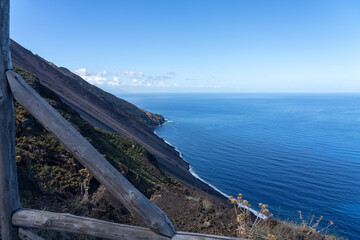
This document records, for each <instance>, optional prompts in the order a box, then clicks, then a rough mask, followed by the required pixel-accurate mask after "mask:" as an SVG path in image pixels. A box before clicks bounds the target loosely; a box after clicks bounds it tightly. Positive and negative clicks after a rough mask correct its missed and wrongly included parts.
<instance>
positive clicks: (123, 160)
mask: <svg viewBox="0 0 360 240" xmlns="http://www.w3.org/2000/svg"><path fill="white" fill-rule="evenodd" d="M14 71H16V72H17V73H19V74H20V75H21V76H22V77H23V78H24V79H25V80H26V81H27V82H28V83H29V85H30V86H31V87H33V88H34V89H35V90H36V91H37V92H38V93H39V94H40V95H41V96H42V97H43V98H44V99H45V100H46V101H47V102H48V103H50V104H51V105H52V106H53V107H54V108H55V109H56V110H57V111H58V112H59V113H60V114H61V115H62V116H63V117H64V118H66V119H67V120H68V121H69V122H70V123H71V124H72V125H73V126H74V127H75V128H76V129H77V130H78V131H79V132H80V133H81V134H82V135H83V136H84V137H86V138H87V140H89V141H90V142H91V144H92V145H93V146H94V147H95V148H96V149H97V150H98V151H99V152H100V153H101V154H103V155H104V156H105V157H106V158H107V159H108V160H109V161H110V163H111V164H112V165H113V166H114V167H115V168H116V169H118V170H119V171H120V172H121V174H123V175H124V176H125V177H126V178H127V179H128V180H129V181H130V182H131V183H132V184H133V185H134V186H135V187H136V188H137V189H139V190H140V191H141V192H142V193H143V194H144V195H145V196H147V197H148V198H151V199H152V200H153V201H154V202H155V203H156V204H157V205H158V206H159V207H160V208H162V209H163V210H164V211H165V212H166V213H167V214H168V216H169V218H170V219H171V221H172V222H173V223H174V225H175V227H176V228H177V229H178V230H184V231H195V232H204V233H212V234H221V235H224V234H225V235H234V234H235V231H234V228H235V226H234V224H233V222H234V221H235V217H234V215H233V212H232V209H231V208H229V206H227V205H226V204H224V203H222V202H221V201H217V200H215V199H211V198H209V196H207V195H206V194H204V193H202V192H200V191H198V190H196V189H193V188H191V187H187V186H185V185H184V184H182V183H180V182H178V181H176V180H175V179H173V178H172V177H170V176H168V175H167V174H165V173H164V172H163V171H161V170H159V168H158V163H157V161H156V159H155V157H154V156H153V155H152V154H151V153H150V152H149V151H147V150H146V149H145V148H143V147H142V146H140V145H139V144H137V143H136V142H135V141H134V140H132V139H129V138H128V137H126V136H124V135H119V134H117V133H113V132H108V131H104V130H102V129H100V128H97V127H93V126H92V125H91V124H89V123H88V122H87V121H86V120H84V119H82V118H81V117H80V115H79V114H78V113H77V112H76V111H74V110H73V109H72V108H70V107H69V106H68V105H67V104H66V103H64V102H62V101H61V98H60V97H59V96H57V94H56V93H54V92H52V91H51V90H49V89H48V88H47V87H45V86H43V85H42V84H41V83H40V81H39V79H38V78H37V77H35V76H34V75H33V74H31V73H29V72H27V71H25V70H23V69H21V68H20V67H18V66H16V65H15V66H14ZM15 124H16V153H17V156H16V161H17V168H18V176H19V188H20V195H21V205H22V207H28V208H34V209H45V210H48V211H54V212H65V213H72V214H75V215H80V216H88V217H93V218H98V219H102V220H106V221H115V222H119V223H125V224H133V225H142V223H141V222H140V221H139V220H137V219H135V218H133V217H132V216H131V215H130V213H129V212H128V211H127V210H126V209H125V208H124V207H123V206H122V205H121V204H120V203H119V202H118V201H117V200H116V199H114V198H113V197H112V196H111V195H110V194H109V193H108V192H107V191H106V189H105V187H103V186H102V185H101V184H100V183H99V182H98V181H97V180H96V179H95V178H94V177H92V176H91V175H90V174H89V172H88V171H87V170H86V168H84V166H82V165H81V163H79V162H78V161H77V160H76V159H75V158H74V157H73V156H72V155H71V153H69V152H68V151H67V150H66V149H65V148H64V147H63V146H62V145H61V144H60V142H59V141H57V140H56V139H55V138H54V137H53V136H52V135H51V134H50V133H48V132H47V131H46V130H45V129H44V128H43V127H42V126H41V125H40V124H39V123H38V122H37V121H36V120H35V119H34V118H33V117H32V116H31V115H30V114H29V113H28V112H27V111H26V110H25V109H24V108H23V107H21V106H20V105H19V104H18V103H16V102H15ZM179 211H180V212H181V211H186V214H184V215H183V214H181V213H180V212H179ZM219 214H220V215H221V216H220V215H219ZM217 220H219V221H221V222H222V224H220V222H219V223H216V221H217ZM207 221H212V222H213V223H212V226H207V225H206V227H204V226H203V223H204V222H207ZM224 226H226V227H224ZM39 234H41V235H42V236H43V237H45V238H46V239H89V238H88V237H85V236H77V235H71V234H64V233H55V232H50V231H40V232H39ZM0 238H1V237H0Z"/></svg>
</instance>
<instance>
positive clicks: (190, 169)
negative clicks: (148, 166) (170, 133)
mask: <svg viewBox="0 0 360 240" xmlns="http://www.w3.org/2000/svg"><path fill="white" fill-rule="evenodd" d="M171 122H174V121H171V120H168V119H165V122H164V123H163V124H161V125H159V126H158V127H161V126H163V125H165V124H167V123H171ZM158 127H156V128H155V129H154V134H155V135H156V136H157V137H159V138H160V139H162V140H163V141H164V142H165V143H166V144H167V145H169V146H170V147H172V148H173V149H174V150H175V151H176V152H177V153H178V154H179V157H180V158H181V160H182V161H184V162H185V163H187V165H188V172H189V173H190V174H191V175H192V176H193V177H194V178H196V179H197V180H199V181H200V182H202V183H203V184H205V185H207V186H208V187H209V188H211V189H212V190H214V191H215V192H217V193H219V194H220V195H222V196H223V197H224V198H226V199H229V197H230V195H228V194H226V193H224V192H222V191H221V190H219V189H218V188H217V187H215V186H214V185H212V184H211V183H208V182H206V181H205V180H204V179H202V178H201V177H200V176H199V175H198V174H197V173H196V172H195V171H194V170H193V169H192V167H191V165H190V163H189V162H188V161H186V160H185V159H184V157H183V155H182V153H181V151H180V150H179V149H178V148H177V147H176V146H174V145H173V144H171V143H170V142H168V141H167V140H165V139H163V138H162V137H161V136H159V135H158V134H157V132H156V129H157V128H158ZM238 205H239V206H241V207H243V208H245V209H248V207H247V206H244V205H242V204H238ZM249 210H250V212H252V213H253V214H254V215H255V216H257V215H258V217H259V218H261V219H266V218H267V217H266V216H265V215H263V214H262V213H258V211H256V210H255V209H252V208H250V209H249Z"/></svg>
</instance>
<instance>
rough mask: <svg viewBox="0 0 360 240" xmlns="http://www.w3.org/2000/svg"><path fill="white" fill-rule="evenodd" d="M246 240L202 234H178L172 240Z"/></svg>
mask: <svg viewBox="0 0 360 240" xmlns="http://www.w3.org/2000/svg"><path fill="white" fill-rule="evenodd" d="M219 239H220V240H221V239H223V240H246V239H243V238H235V237H225V236H217V235H209V234H202V233H189V232H176V234H175V236H174V237H173V238H172V240H219Z"/></svg>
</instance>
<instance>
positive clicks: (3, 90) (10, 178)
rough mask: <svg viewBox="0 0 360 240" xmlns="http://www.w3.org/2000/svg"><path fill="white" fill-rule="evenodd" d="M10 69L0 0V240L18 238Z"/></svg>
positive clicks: (5, 0) (5, 9)
mask: <svg viewBox="0 0 360 240" xmlns="http://www.w3.org/2000/svg"><path fill="white" fill-rule="evenodd" d="M7 69H11V57H10V39H9V0H0V128H1V131H0V223H1V235H2V239H3V240H10V239H11V240H13V239H18V238H17V229H15V228H13V226H12V224H11V214H12V213H13V212H14V211H15V210H17V209H19V208H20V200H19V192H18V181H17V173H16V160H15V122H14V104H13V97H12V94H11V91H10V88H9V85H8V83H7V80H6V75H5V71H6V70H7Z"/></svg>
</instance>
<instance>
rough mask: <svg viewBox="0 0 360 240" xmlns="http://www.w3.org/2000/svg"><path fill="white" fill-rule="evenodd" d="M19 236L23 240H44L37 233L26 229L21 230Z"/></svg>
mask: <svg viewBox="0 0 360 240" xmlns="http://www.w3.org/2000/svg"><path fill="white" fill-rule="evenodd" d="M18 236H19V238H20V239H21V240H44V239H43V238H42V237H40V236H39V235H37V234H36V233H34V232H32V231H30V230H28V229H24V228H19V234H18Z"/></svg>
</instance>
